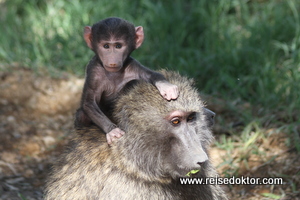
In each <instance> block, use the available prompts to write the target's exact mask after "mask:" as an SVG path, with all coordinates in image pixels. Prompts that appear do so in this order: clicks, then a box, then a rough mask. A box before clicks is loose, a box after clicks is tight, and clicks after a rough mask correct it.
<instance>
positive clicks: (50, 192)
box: [45, 72, 227, 200]
mask: <svg viewBox="0 0 300 200" xmlns="http://www.w3.org/2000/svg"><path fill="white" fill-rule="evenodd" d="M163 73H164V75H165V76H166V78H167V79H168V81H170V82H171V83H173V84H176V85H177V86H178V87H179V91H180V95H179V97H178V99H177V100H176V101H166V100H165V99H163V98H162V97H161V96H160V94H159V92H158V91H157V89H156V88H155V87H154V86H153V85H151V84H148V83H144V82H139V83H138V84H136V85H134V86H132V87H131V88H130V89H127V91H126V92H124V94H123V95H121V96H120V98H119V99H118V100H117V102H116V104H115V110H114V120H115V121H116V122H117V124H118V126H119V127H120V128H122V129H123V130H124V131H125V132H126V134H125V135H124V136H123V137H122V138H120V139H118V140H117V142H115V143H114V144H113V146H111V147H109V146H108V145H107V143H106V138H105V134H103V133H102V132H101V131H99V129H98V128H97V127H95V128H84V129H80V130H76V136H75V138H74V139H73V141H72V142H71V144H70V145H69V148H68V151H67V152H66V153H65V154H64V155H62V156H61V158H60V160H59V162H58V163H57V164H56V165H55V166H54V169H53V171H52V174H51V176H50V178H49V179H48V183H47V186H46V194H45V195H46V196H45V199H46V200H50V199H60V200H61V199H72V200H75V199H78V200H79V199H80V200H83V199H109V200H110V199H128V200H129V199H130V200H131V199H172V200H173V199H189V200H191V199H203V200H210V199H227V198H226V196H225V194H224V192H223V191H222V189H221V188H220V187H219V186H218V185H181V184H180V182H179V177H184V176H185V174H187V173H188V172H189V171H190V170H192V169H200V172H199V173H198V174H197V175H195V176H196V177H202V178H203V177H215V176H217V173H216V171H215V170H214V168H213V167H212V166H211V164H210V161H209V159H208V156H207V149H208V147H209V144H210V142H211V139H212V135H211V132H210V128H208V125H207V122H206V119H205V116H204V114H203V113H204V111H203V104H202V101H201V99H200V97H199V94H198V92H197V90H195V89H194V88H193V87H192V82H191V81H190V80H188V79H186V78H184V77H181V76H179V75H178V74H176V73H170V72H168V73H167V72H163Z"/></svg>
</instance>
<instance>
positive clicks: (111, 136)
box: [106, 128, 125, 144]
mask: <svg viewBox="0 0 300 200" xmlns="http://www.w3.org/2000/svg"><path fill="white" fill-rule="evenodd" d="M124 133H125V132H124V131H122V130H121V129H119V128H114V129H113V130H111V131H110V132H108V133H107V134H106V140H107V143H108V144H112V142H113V141H115V140H117V138H120V137H122V136H123V135H124Z"/></svg>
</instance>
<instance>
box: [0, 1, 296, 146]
mask: <svg viewBox="0 0 300 200" xmlns="http://www.w3.org/2000/svg"><path fill="white" fill-rule="evenodd" d="M0 7H1V8H0V11H1V12H0V24H1V32H0V44H1V46H0V69H1V70H7V69H13V66H22V67H28V68H31V69H33V70H38V69H40V68H44V69H47V71H49V72H50V73H51V74H52V75H53V76H59V74H60V73H61V71H67V72H70V73H73V74H75V75H77V76H79V77H83V76H84V71H85V65H86V64H87V63H88V61H89V59H90V58H91V57H92V55H93V52H92V51H91V50H89V49H88V47H87V46H86V44H85V42H84V40H83V37H82V35H83V28H84V26H86V25H92V24H93V23H95V22H97V21H99V20H101V19H103V18H106V17H110V16H117V17H121V18H125V19H127V20H128V21H131V22H132V23H134V24H135V25H136V26H137V25H142V26H143V27H144V29H145V36H146V37H145V41H144V43H143V45H142V47H140V48H139V49H137V50H136V51H135V52H134V53H133V54H132V55H133V57H135V58H136V59H137V60H139V61H140V62H141V63H142V64H144V65H145V66H147V67H149V68H151V69H160V68H167V69H171V70H176V71H179V72H180V73H181V74H184V75H188V76H190V77H193V78H195V80H196V82H197V86H198V87H199V89H200V91H201V92H203V93H205V94H209V95H211V96H213V97H217V98H221V99H224V100H225V101H227V102H235V103H236V102H242V103H248V104H249V105H250V106H253V107H255V108H259V109H256V110H255V113H251V112H253V111H252V110H251V109H249V111H243V112H241V113H239V114H240V117H241V118H245V119H246V121H247V120H248V122H251V121H253V120H255V118H258V119H259V120H260V121H261V123H262V124H263V123H264V122H265V121H266V120H269V121H268V122H269V123H270V122H272V123H275V124H276V123H277V124H278V125H279V126H281V125H282V122H283V121H284V127H287V129H293V127H294V126H295V125H297V124H299V119H298V116H299V113H300V112H299V108H300V97H299V93H300V62H299V61H300V49H299V45H300V16H299V15H300V12H299V10H300V1H297V0H201V1H200V0H189V1H187V0H172V1H171V0H165V1H158V0H137V1H123V0H101V1H96V0H91V1H83V0H47V1H46V0H27V1H23V0H1V1H0ZM236 112H237V113H238V112H239V110H236ZM247 112H249V113H247ZM279 112H284V115H283V118H284V120H282V119H280V120H279V119H277V118H276V117H273V116H274V115H273V114H274V113H275V115H276V114H277V113H279ZM295 116H296V117H295ZM272 117H273V118H272ZM266 118H267V119H266ZM281 118H282V117H281ZM264 120H265V121H264ZM293 137H294V136H293ZM295 137H296V138H293V139H292V140H293V141H295V140H296V141H299V136H297V134H296V136H295ZM299 143H300V142H299ZM296 146H297V145H296ZM297 148H298V149H300V145H299V146H297Z"/></svg>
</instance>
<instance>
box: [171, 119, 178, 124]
mask: <svg viewBox="0 0 300 200" xmlns="http://www.w3.org/2000/svg"><path fill="white" fill-rule="evenodd" d="M171 123H172V124H173V125H178V124H180V120H179V119H177V118H175V119H172V120H171Z"/></svg>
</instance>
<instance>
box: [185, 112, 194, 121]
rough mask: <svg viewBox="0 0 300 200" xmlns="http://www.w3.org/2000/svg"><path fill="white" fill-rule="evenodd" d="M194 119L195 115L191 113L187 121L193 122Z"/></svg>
mask: <svg viewBox="0 0 300 200" xmlns="http://www.w3.org/2000/svg"><path fill="white" fill-rule="evenodd" d="M195 118H196V113H192V114H190V115H189V116H188V118H187V121H193V120H194V119H195Z"/></svg>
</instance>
